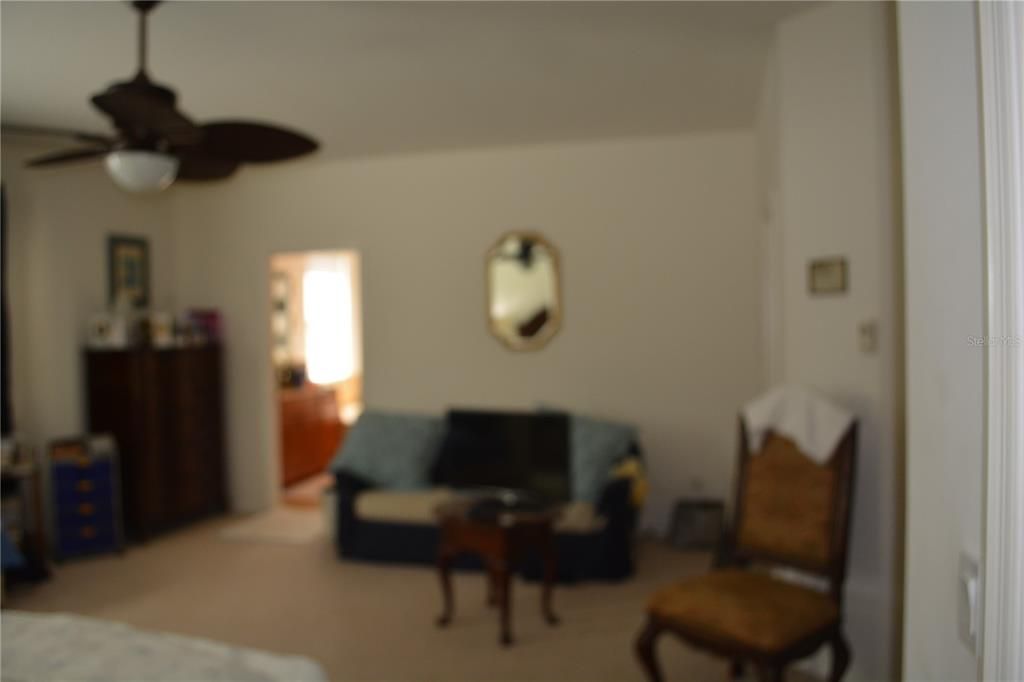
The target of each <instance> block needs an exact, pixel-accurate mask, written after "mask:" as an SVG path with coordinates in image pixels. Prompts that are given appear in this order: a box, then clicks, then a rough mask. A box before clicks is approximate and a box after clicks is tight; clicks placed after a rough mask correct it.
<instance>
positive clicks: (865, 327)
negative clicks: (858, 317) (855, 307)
mask: <svg viewBox="0 0 1024 682" xmlns="http://www.w3.org/2000/svg"><path fill="white" fill-rule="evenodd" d="M857 346H858V347H859V348H860V352H861V353H864V354H866V355H871V354H874V353H877V352H878V322H877V321H876V320H864V321H863V322H861V323H860V324H859V325H857Z"/></svg>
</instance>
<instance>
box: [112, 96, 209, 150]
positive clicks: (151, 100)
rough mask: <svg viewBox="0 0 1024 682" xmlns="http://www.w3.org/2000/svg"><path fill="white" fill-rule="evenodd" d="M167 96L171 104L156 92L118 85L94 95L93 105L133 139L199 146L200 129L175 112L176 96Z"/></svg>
mask: <svg viewBox="0 0 1024 682" xmlns="http://www.w3.org/2000/svg"><path fill="white" fill-rule="evenodd" d="M161 90H166V88H161ZM166 92H167V93H169V94H170V96H171V99H170V101H168V99H167V97H165V96H162V95H160V93H157V92H155V91H154V92H150V91H146V90H143V89H140V88H135V87H125V86H124V85H114V86H113V87H111V88H108V89H107V90H106V91H104V92H101V93H100V94H98V95H93V97H92V103H93V104H94V105H95V106H96V108H97V109H99V110H100V111H102V112H103V113H105V114H107V115H108V116H110V118H112V119H113V120H114V125H116V126H117V127H118V128H119V129H121V130H122V131H124V133H125V134H126V135H128V136H129V137H135V138H145V137H149V136H151V135H155V136H157V137H159V138H160V139H163V140H166V141H167V142H168V144H170V145H172V146H179V145H189V144H196V143H198V142H199V140H200V139H201V137H202V133H201V131H200V129H199V127H198V126H196V124H194V123H193V122H192V121H191V120H189V119H188V117H187V116H185V115H184V114H182V113H181V112H180V111H178V110H177V109H175V108H174V105H173V92H170V91H169V90H166ZM158 95H159V96H158Z"/></svg>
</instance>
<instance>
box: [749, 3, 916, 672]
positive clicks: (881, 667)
mask: <svg viewBox="0 0 1024 682" xmlns="http://www.w3.org/2000/svg"><path fill="white" fill-rule="evenodd" d="M892 19H893V17H892V15H891V12H890V8H889V7H887V6H885V5H882V4H880V3H838V4H835V5H829V6H824V7H817V8H812V9H810V10H807V11H804V12H801V13H799V14H797V15H795V16H793V17H791V18H789V19H786V20H784V21H783V22H782V23H781V24H780V26H779V29H778V32H777V36H776V40H777V44H776V55H775V60H774V61H773V62H772V63H771V64H770V65H769V68H768V70H767V73H766V81H765V85H766V89H765V92H764V93H763V94H762V99H761V110H760V123H759V125H758V127H757V131H758V136H759V145H758V148H759V150H760V152H761V153H760V155H761V158H762V162H761V163H760V164H759V167H760V168H761V172H760V175H761V178H762V186H761V205H762V211H763V216H764V218H763V224H764V228H765V230H764V234H765V242H766V243H765V254H766V258H767V260H766V281H767V282H768V286H769V289H770V290H771V291H772V295H770V296H769V297H767V300H766V304H765V306H766V307H765V309H766V311H767V313H768V317H767V320H766V323H767V332H766V338H767V339H768V349H767V353H766V357H767V358H768V362H769V365H770V367H771V372H772V376H773V379H774V380H778V381H783V382H787V383H797V384H804V385H809V386H812V387H815V388H817V389H819V390H821V391H823V392H824V393H826V394H827V395H829V396H831V397H832V398H833V399H835V400H836V401H837V402H839V403H840V404H843V405H845V406H846V407H848V408H849V409H851V410H853V411H854V412H855V413H856V414H857V416H858V420H859V432H858V436H859V449H858V462H857V479H856V482H855V485H856V488H855V500H854V505H853V526H852V537H851V555H850V560H849V568H850V572H849V578H848V580H847V588H846V605H847V617H846V620H847V630H848V632H849V635H850V639H851V642H852V648H853V651H854V658H853V667H852V668H851V677H852V678H854V679H870V680H877V679H890V678H891V677H892V676H893V675H894V674H895V668H894V660H895V657H894V647H893V645H894V643H895V641H896V638H897V633H898V629H899V628H898V626H899V623H898V604H899V595H898V591H897V585H898V576H897V574H898V572H899V565H898V564H899V558H900V554H899V552H898V549H899V546H900V545H899V543H900V542H901V538H900V537H899V519H900V509H899V505H898V502H897V500H898V499H899V482H900V480H901V479H900V470H901V463H902V435H901V434H902V426H901V422H902V419H901V413H902V380H901V375H902V369H901V367H902V364H901V363H902V352H903V351H902V309H901V306H900V300H901V298H902V289H901V281H900V253H901V252H900V222H899V198H898V190H897V183H898V181H899V166H898V161H897V159H898V149H899V143H898V122H899V121H898V115H897V102H896V99H895V85H896V83H895V61H894V52H893V50H894V44H893V42H892V35H891V34H892V23H891V22H892ZM830 256H842V257H844V258H846V259H847V262H848V265H849V273H850V283H849V289H848V291H847V293H845V294H844V295H841V296H812V295H810V294H809V292H808V289H807V267H808V263H809V262H810V261H811V260H812V259H815V258H821V257H830ZM863 323H872V324H874V325H876V327H877V330H878V343H877V349H876V350H874V351H871V352H866V351H864V350H863V349H861V348H860V347H859V345H858V327H859V325H861V324H863ZM895 651H898V649H895Z"/></svg>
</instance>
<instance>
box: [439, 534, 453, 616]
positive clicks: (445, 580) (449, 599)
mask: <svg viewBox="0 0 1024 682" xmlns="http://www.w3.org/2000/svg"><path fill="white" fill-rule="evenodd" d="M437 571H438V575H439V576H440V578H441V594H442V596H443V597H444V610H443V611H442V612H441V615H440V616H439V617H438V619H437V625H438V627H442V628H443V627H444V626H446V625H448V624H449V623H451V622H452V616H453V615H454V613H455V603H454V601H455V600H454V597H453V595H452V575H451V573H452V556H451V554H449V553H448V552H446V551H444V550H442V551H440V552H438V555H437Z"/></svg>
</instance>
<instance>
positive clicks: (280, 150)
mask: <svg viewBox="0 0 1024 682" xmlns="http://www.w3.org/2000/svg"><path fill="white" fill-rule="evenodd" d="M202 130H203V142H202V147H203V151H204V152H205V153H207V154H210V155H211V156H216V157H220V158H223V159H234V160H235V161H240V162H243V163H264V162H267V161H283V160H285V159H292V158H295V157H297V156H303V155H304V154H310V153H312V152H314V151H316V149H317V148H318V147H319V146H320V145H319V144H318V143H317V142H316V140H314V139H312V138H310V137H307V136H306V135H303V134H302V133H297V132H294V131H291V130H287V129H285V128H279V127H277V126H269V125H263V124H261V123H248V122H244V121H218V122H215V123H207V124H204V125H203V127H202Z"/></svg>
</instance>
